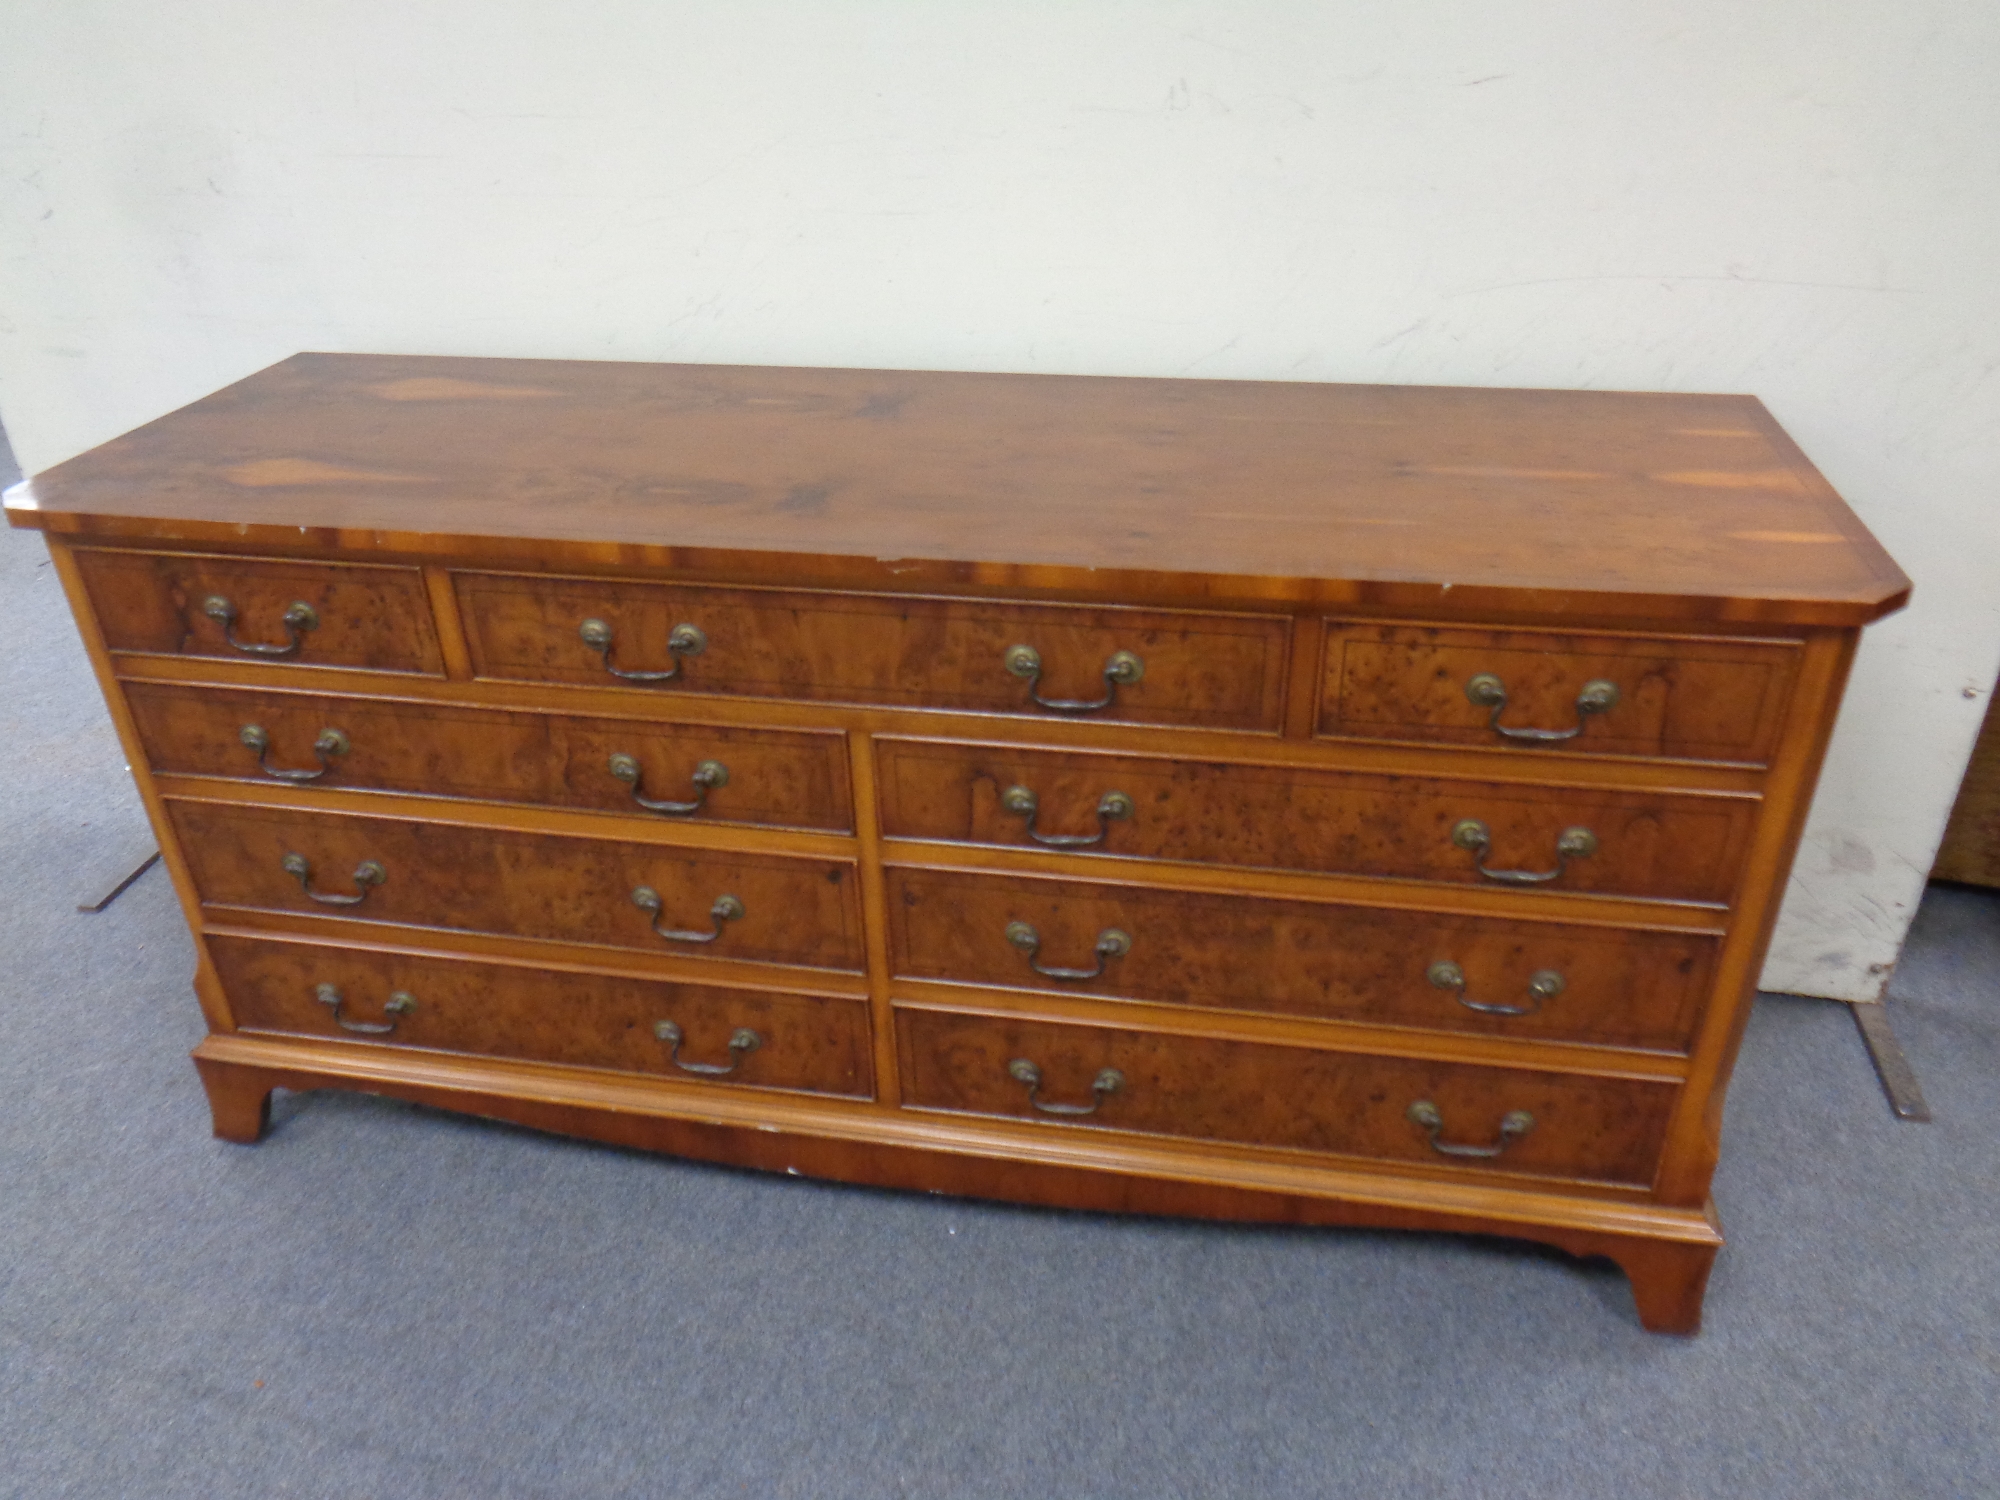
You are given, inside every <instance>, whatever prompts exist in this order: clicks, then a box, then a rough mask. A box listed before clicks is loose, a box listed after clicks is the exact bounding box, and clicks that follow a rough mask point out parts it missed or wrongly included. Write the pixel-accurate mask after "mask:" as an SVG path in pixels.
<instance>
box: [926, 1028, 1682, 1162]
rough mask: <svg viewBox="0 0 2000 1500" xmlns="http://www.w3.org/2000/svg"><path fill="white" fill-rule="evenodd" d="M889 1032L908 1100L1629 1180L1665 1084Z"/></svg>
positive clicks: (1066, 1036)
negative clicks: (895, 1046) (892, 1038)
mask: <svg viewBox="0 0 2000 1500" xmlns="http://www.w3.org/2000/svg"><path fill="white" fill-rule="evenodd" d="M896 1044H897V1052H898V1057H899V1058H900V1060H901V1061H900V1068H901V1074H902V1090H903V1102H904V1103H905V1104H908V1105H911V1106H914V1107H916V1108H920V1109H938V1110H951V1111H957V1112H962V1113H968V1114H979V1115H1002V1116H1010V1117H1013V1118H1017V1119H1038V1120H1043V1121H1046V1122H1048V1123H1049V1124H1050V1125H1051V1126H1055V1127H1074V1126H1079V1125H1081V1126H1095V1127H1099V1128H1102V1129H1107V1130H1133V1131H1142V1132H1145V1133H1148V1134H1154V1135H1172V1136H1191V1137H1195V1138H1198V1139H1202V1140H1214V1141H1235V1142H1240V1143H1243V1144H1246V1145H1255V1146H1279V1147H1289V1148H1293V1149H1297V1150H1304V1151H1317V1152H1332V1153H1338V1154H1341V1155H1348V1156H1361V1157H1373V1158H1378V1159H1381V1160H1385V1161H1393V1162H1423V1163H1427V1164H1433V1165H1437V1164H1443V1165H1449V1166H1456V1167H1463V1168H1468V1169H1486V1170H1492V1171H1500V1172H1517V1173H1528V1174H1533V1175H1537V1176H1545V1177H1564V1178H1574V1179H1580V1180H1584V1181H1594V1182H1607V1183H1622V1184H1626V1185H1630V1186H1634V1187H1643V1186H1645V1185H1646V1184H1648V1183H1650V1182H1651V1181H1652V1179H1653V1173H1654V1169H1655V1165H1656V1163H1657V1162H1658V1159H1659V1154H1660V1148H1661V1144H1662V1142H1663V1140H1664V1138H1665V1132H1666V1125H1667V1116H1668V1113H1669V1111H1670V1110H1671V1109H1672V1107H1673V1102H1674V1096H1675V1094H1676V1092H1677V1088H1678V1086H1677V1085H1675V1084H1671V1083H1667V1082H1662V1081H1659V1080H1636V1079H1631V1078H1599V1077H1594V1076H1590V1075H1583V1074H1571V1073H1553V1072H1538V1071H1533V1070H1529V1069H1522V1068H1493V1067H1484V1066H1481V1065H1478V1064H1471V1063H1445V1062H1432V1061H1426V1060H1422V1059H1413V1058H1399V1057H1382V1056H1375V1055H1370V1054H1366V1053H1358V1052H1337V1051H1326V1050H1320V1049H1317V1048H1307V1047H1296V1046H1279V1045H1273V1044H1268V1043H1262V1042H1243V1041H1232V1040H1221V1039H1216V1038H1212V1037H1199V1036H1183V1035H1167V1034H1164V1033H1160V1032H1152V1031H1140V1030H1124V1029H1117V1028H1112V1027H1106V1026H1089V1025H1081V1024H1078V1023H1074V1022H1068V1021H1041V1020H1024V1019H1019V1018H1015V1017H1011V1016H991V1015H981V1014H972V1013H965V1012H957V1011H944V1010H932V1009H924V1008H918V1007H916V1006H907V1005H906V1006H901V1007H899V1008H898V1010H897V1015H896ZM1524 1116H1525V1118H1523V1117H1524Z"/></svg>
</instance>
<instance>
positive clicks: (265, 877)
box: [167, 799, 862, 970]
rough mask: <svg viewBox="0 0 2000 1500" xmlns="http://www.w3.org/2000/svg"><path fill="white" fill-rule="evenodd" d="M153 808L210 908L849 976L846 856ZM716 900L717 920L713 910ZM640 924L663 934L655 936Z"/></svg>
mask: <svg viewBox="0 0 2000 1500" xmlns="http://www.w3.org/2000/svg"><path fill="white" fill-rule="evenodd" d="M167 808H168V815H169V817H170V818H171V819H172V821H173V825H174V831H175V833H176V834H178V835H179V837H180V841H181V848H182V851H183V853H184V854H185V855H186V857H187V861H188V865H189V867H190V868H191V869H192V871H193V873H194V882H195V886H196V888H197V890H198V891H199V892H200V894H201V899H202V901H203V902H204V903H206V904H208V905H211V906H238V907H255V908H261V909H264V910H269V911H287V912H305V913H310V914H312V915H315V916H337V917H348V918H353V919H356V920H359V921H374V922H396V923H403V924H407V925H410V926H416V927H439V928H448V929H454V930H458V931H463V932H491V933H501V934H505V935H508V936H512V937H524V938H541V939H547V940H550V941H556V942H576V943H598V944H603V945H605V946H608V947H614V948H637V949H642V950H644V951H646V952H652V953H658V952H669V953H676V954H680V955H682V956H691V957H703V958H717V959H730V958H740V959H755V960H760V961H763V962H767V963H781V964H804V965H808V966H810V967H814V968H823V969H849V970H854V969H859V968H860V967H861V953H862V945H861V914H860V910H859V895H858V891H857V881H856V879H855V870H854V866H853V864H852V863H851V862H850V861H847V860H825V859H807V858H802V857H797V856H792V855H778V854H742V853H737V852H734V851H726V850H706V849H676V848H671V847H664V846H661V845H658V844H639V843H623V842H618V841H614V840H610V839H595V838H576V837H571V836H568V835H562V834H545V833H517V832H511V831H507V830H503V829H493V828H464V827H459V826H456V825H453V824H448V823H420V822H408V821H405V820H402V819H396V818H371V817H354V816H348V815H343V814H333V813H315V812H297V811H294V810H292V809H289V808H270V807H237V806H229V805H227V804H222V803H214V802H194V801H183V800H180V799H170V800H169V801H168V803H167ZM364 866H365V867H367V868H368V874H366V875H363V874H362V873H361V872H362V871H363V868H364ZM288 867H289V868H288ZM357 876H360V878H359V879H357V878H356V877H357ZM640 887H644V888H646V889H647V890H649V891H651V892H653V893H654V894H655V895H656V896H657V897H658V903H659V904H658V910H657V911H654V910H650V909H648V908H647V907H642V906H640V905H639V904H638V903H637V901H636V900H635V898H634V892H635V890H637V889H638V888H640ZM725 897H728V898H733V913H734V914H733V915H729V914H721V913H722V911H723V907H724V898H725ZM656 923H657V925H658V928H659V929H661V931H663V932H667V933H674V934H678V935H677V936H673V937H666V936H662V935H661V934H660V932H656V930H655V924H656Z"/></svg>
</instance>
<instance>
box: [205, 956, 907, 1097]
mask: <svg viewBox="0 0 2000 1500" xmlns="http://www.w3.org/2000/svg"><path fill="white" fill-rule="evenodd" d="M208 950H209V954H210V956H211V957H212V958H213V959H214V961H215V967H216V972H217V973H218V974H219V975H220V976H221V979H222V986H223V989H224V991H225V992H226V993H227V994H228V996H229V1003H230V1006H231V1008H232V1009H233V1010H234V1011H235V1013H236V1022H237V1025H238V1026H240V1027H242V1028H244V1029H246V1030H250V1031H274V1032H282V1033H287V1034H292V1035H302V1036H329V1037H353V1038H358V1039H362V1040H365V1041H368V1042H371V1043H382V1044H385V1045H390V1046H404V1047H426V1048H435V1049H437V1050H440V1051H445V1052H465V1053H477V1054H481V1055H484V1056H489V1057H511V1058H523V1059H527V1060H530V1061H535V1062H550V1063H564V1064H568V1065H569V1066H572V1067H583V1068H613V1069H618V1070H620V1071H623V1072H630V1073H657V1074H661V1075H663V1076H668V1077H674V1078H681V1079H688V1080H693V1081H697V1082H701V1083H712V1084H723V1085H744V1086H748V1087H752V1088H772V1089H799V1090H805V1091H807V1092H811V1093H820V1094H842V1095H848V1096H853V1097H863V1098H865V1097H867V1096H868V1095H869V1094H871V1093H872V1092H873V1079H872V1068H871V1063H870V1050H869V1042H868V1035H869V1033H868V1009H867V1005H866V1003H865V1002H863V1001H858V1000H842V999H839V998H837V997H828V996H814V995H793V994H783V993H774V992H769V991H760V990H751V989H723V988H718V987H716V986H712V985H694V984H675V983H670V982H667V981H662V980H650V979H632V978H627V977H623V976H610V975H598V974H579V973H571V972H558V971H553V970H547V969H531V968H523V967H520V966H518V965H514V964H493V963H478V962H474V961H471V960H467V959H453V958H439V957H436V956H433V955H415V954H406V953H394V952H384V951H381V950H379V949H361V948H340V947H332V946H328V945H325V944H319V943H301V942H292V941H276V940H270V939H257V938H244V937H236V936H232V935H228V934H219V935H215V936H212V937H210V939H209V942H208Z"/></svg>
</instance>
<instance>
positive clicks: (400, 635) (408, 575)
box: [75, 549, 444, 677]
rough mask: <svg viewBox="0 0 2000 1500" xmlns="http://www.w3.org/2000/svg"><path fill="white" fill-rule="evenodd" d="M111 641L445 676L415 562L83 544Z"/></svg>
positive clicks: (120, 646)
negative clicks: (294, 559)
mask: <svg viewBox="0 0 2000 1500" xmlns="http://www.w3.org/2000/svg"><path fill="white" fill-rule="evenodd" d="M75 556H76V565H77V570H78V572H79V573H81V574H82V577H83V586H84V589H85V591H86V592H88V593H89V595H90V603H91V607H92V609H93V610H94V611H95V612H96V614H97V621H98V624H99V625H100V626H101V627H102V628H103V630H104V639H105V644H107V645H108V646H110V648H111V649H112V650H113V651H143V652H154V653H166V654H170V655H189V656H224V657H232V658H235V659H237V660H239V661H261V662H274V663H279V664H282V665H285V666H302V667H361V668H366V669H369V670H373V671H380V672H417V673H422V674H425V675H427V676H431V677H441V676H443V675H444V659H443V657H442V655H441V654H440V652H439V649H438V639H437V628H436V626H435V625H434V624H433V623H432V620H431V606H430V598H429V595H428V594H427V593H426V591H425V589H424V580H423V574H422V573H421V572H420V571H418V570H417V569H416V568H398V567H383V566H378V565H372V564H355V563H334V562H288V561H284V560H281V559H278V558H268V557H212V556H207V555H203V554H199V553H186V552H119V551H110V550H97V549H82V550H79V551H78V552H77V553H76V554H75Z"/></svg>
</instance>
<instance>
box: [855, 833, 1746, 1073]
mask: <svg viewBox="0 0 2000 1500" xmlns="http://www.w3.org/2000/svg"><path fill="white" fill-rule="evenodd" d="M886 873H887V881H888V897H889V899H888V907H889V955H890V964H891V967H892V969H893V971H894V972H895V974H896V975H897V976H898V977H899V978H904V979H930V980H942V981H947V982H953V983H959V984H977V985H998V986H1004V987H1006V988H1009V989H1036V990H1047V991H1055V992H1062V993H1067V994H1082V995H1089V996H1091V997H1093V998H1097V999H1131V1000H1144V1001H1150V1002H1153V1003H1156V1004H1168V1005H1190V1006H1206V1007H1213V1008H1217V1009H1226V1010H1242V1011H1264V1012H1269V1013H1275V1014H1282V1015H1296V1016H1314V1017H1324V1018H1329V1019H1336V1020H1344V1021H1365V1022H1371V1023H1374V1024H1378V1025H1385V1026H1414V1027H1422V1028H1424V1029H1426V1030H1431V1031H1460V1032H1472V1033H1477V1034H1483V1035H1494V1036H1510V1037H1521V1038H1524V1039H1536V1040H1551V1041H1573V1042H1587V1043H1599V1044H1603V1045H1609V1046H1621V1047H1644V1048H1654V1049H1658V1050H1661V1051H1670V1052H1678V1051H1685V1050H1686V1048H1687V1044H1688V1038H1689V1036H1690V1034H1691V1032H1692V1030H1693V1026H1694V1022H1695V1018H1696V1016H1697V1015H1698V1014H1699V1012H1700V1007H1701V1003H1702V999H1703V996H1704V995H1705V994H1706V992H1707V988H1708V981H1709V975H1710V971H1711V967H1712V965H1713V962H1714V954H1715V948H1716V945H1717V942H1718V939H1716V938H1713V937H1705V936H1698V935H1695V934H1692V933H1673V932H1641V931H1625V930H1620V929H1617V928H1607V927H1589V926H1581V925H1577V924H1573V923H1559V922H1539V921H1523V920H1519V919H1514V920H1505V921H1503V920H1499V919H1495V918H1485V917H1467V916H1446V915H1441V914H1438V913H1435V912H1418V911H1399V910H1395V909H1393V908H1379V907H1365V906H1354V905H1350V904H1343V903H1339V902H1333V901H1284V900H1277V899H1273V898H1269V897H1262V896H1228V895H1215V894H1209V893H1205V892H1197V891H1177V890H1166V889H1161V888H1159V887H1156V886H1137V885H1113V884H1109V883H1103V882H1097V881H1083V880H1053V879H1047V878H1044V877H1040V876H1028V875H988V874H977V873H973V872H970V871H961V870H936V869H924V868H903V867H898V866H891V867H890V868H889V869H888V871H887V872H886Z"/></svg>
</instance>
